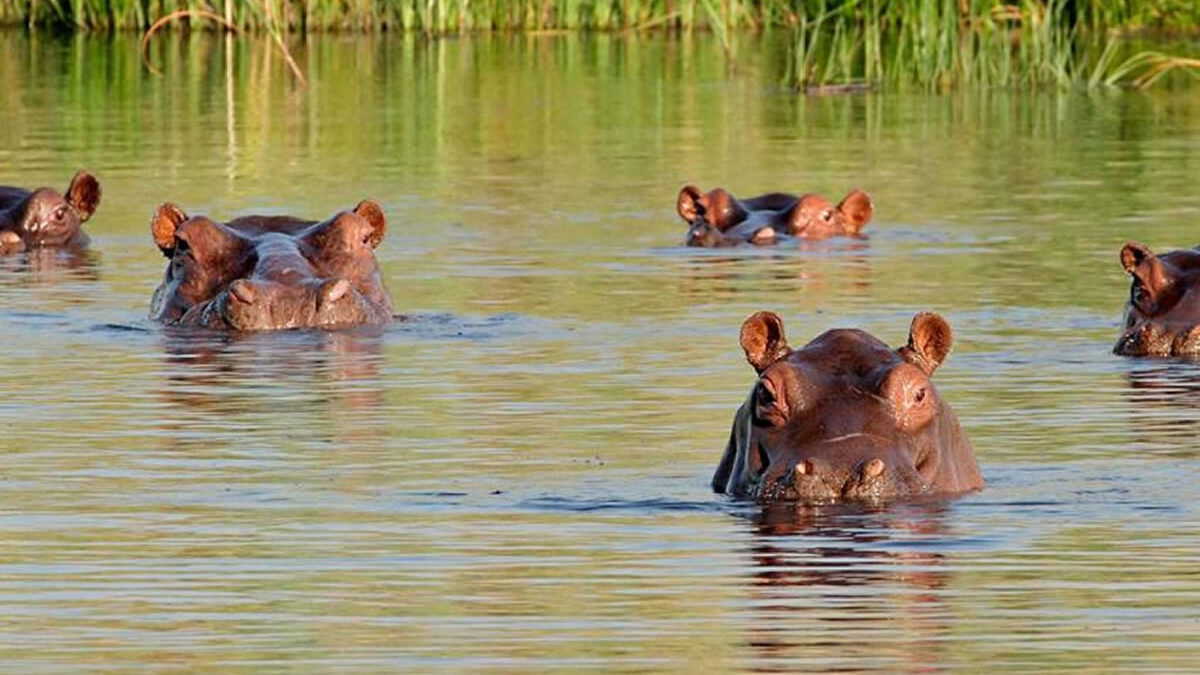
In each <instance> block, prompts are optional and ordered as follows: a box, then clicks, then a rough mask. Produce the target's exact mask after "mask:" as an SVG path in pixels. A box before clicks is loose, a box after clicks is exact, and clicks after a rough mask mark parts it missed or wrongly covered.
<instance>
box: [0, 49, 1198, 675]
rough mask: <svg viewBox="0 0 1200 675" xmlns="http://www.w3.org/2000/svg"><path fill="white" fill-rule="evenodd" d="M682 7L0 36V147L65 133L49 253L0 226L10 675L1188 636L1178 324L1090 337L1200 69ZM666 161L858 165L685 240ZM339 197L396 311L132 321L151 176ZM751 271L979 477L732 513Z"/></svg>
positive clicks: (12, 153)
mask: <svg viewBox="0 0 1200 675" xmlns="http://www.w3.org/2000/svg"><path fill="white" fill-rule="evenodd" d="M783 46H785V45H783V44H782V43H781V42H780V41H778V40H777V39H776V38H775V37H771V36H767V37H764V38H762V39H757V38H756V39H745V40H741V41H739V49H741V51H742V52H743V53H742V54H741V56H740V60H739V64H740V66H741V67H740V68H739V70H738V73H737V74H734V75H730V74H729V73H728V72H727V71H726V70H725V68H724V61H723V56H722V54H721V50H720V48H719V46H718V45H716V44H710V41H709V40H708V39H706V36H703V35H694V36H690V37H689V36H648V37H642V38H636V37H632V36H609V35H604V36H597V35H584V36H507V35H505V36H481V37H475V38H464V39H455V40H441V41H426V40H423V39H419V38H416V37H411V36H395V35H386V36H383V35H381V36H363V37H357V36H356V37H355V38H354V39H347V38H341V37H335V36H327V37H312V38H308V39H306V40H305V42H304V43H303V44H300V45H297V50H296V53H297V56H298V58H299V59H300V61H301V63H302V64H303V66H304V67H305V68H306V69H307V71H308V75H309V80H310V83H311V86H310V87H309V90H308V92H307V93H303V94H302V93H299V92H298V91H296V90H295V89H294V87H292V85H291V84H290V82H289V81H288V79H287V77H286V73H285V72H284V71H283V70H282V69H281V68H280V67H279V65H280V64H279V63H278V61H277V58H278V57H277V55H276V54H275V53H274V51H273V50H272V49H271V45H270V44H269V43H268V42H266V41H263V40H258V39H245V40H241V39H239V40H233V41H228V42H227V41H224V40H219V39H213V36H206V35H193V36H192V37H191V38H190V39H187V38H184V37H182V36H180V35H171V36H167V35H164V36H162V38H161V39H159V40H158V41H156V42H155V46H154V48H153V49H154V54H153V58H154V60H155V62H156V63H159V64H161V65H162V67H163V69H164V72H165V73H166V76H164V77H161V78H160V77H155V76H152V75H149V74H148V73H146V72H145V71H144V70H142V69H141V67H140V66H139V64H138V62H137V56H136V53H137V52H136V38H135V37H131V36H121V35H116V36H86V37H77V38H70V39H64V38H57V37H51V36H46V35H42V34H32V35H30V34H26V33H23V32H16V33H2V34H0V83H2V84H3V87H4V91H5V99H4V101H5V105H3V106H0V183H4V184H10V183H11V184H41V183H46V182H51V183H54V182H56V181H57V180H58V179H60V178H61V176H62V175H64V174H69V173H70V172H72V171H74V170H76V169H78V168H80V167H86V168H88V169H89V170H92V171H94V172H95V173H96V174H97V175H98V176H99V178H100V180H101V181H102V182H103V184H104V190H105V201H104V204H103V206H102V207H101V208H100V210H99V211H98V212H97V214H96V216H95V218H94V219H93V220H92V221H89V225H88V227H89V232H90V234H91V235H92V239H93V246H92V249H91V250H90V251H89V252H87V253H85V254H83V255H82V256H81V257H79V258H72V257H70V256H67V257H62V256H57V255H50V256H48V257H43V255H42V254H40V253H39V254H37V255H35V256H33V257H32V258H31V257H29V256H25V257H14V258H5V259H3V260H0V344H3V345H4V349H3V354H4V357H3V360H2V363H3V366H2V367H0V388H2V389H3V391H4V396H3V397H0V450H3V452H4V459H5V463H4V466H3V468H2V470H0V504H3V508H0V542H3V546H0V603H3V606H4V608H5V612H4V614H5V619H3V620H0V659H2V660H3V662H4V663H5V665H6V666H7V669H8V670H9V671H11V672H20V673H32V674H38V673H49V672H106V673H107V672H111V673H130V672H151V671H153V672H161V671H163V670H170V671H172V672H222V673H243V672H244V673H250V672H255V673H258V672H262V671H264V670H266V671H288V672H295V671H301V672H308V671H311V672H356V673H360V672H395V671H398V670H413V671H420V672H433V671H448V672H482V671H500V672H528V671H543V670H551V671H584V670H588V671H597V670H602V671H605V672H614V671H618V672H619V671H639V672H644V671H663V670H678V671H686V672H700V671H715V672H723V671H797V670H800V671H803V670H807V671H813V672H831V671H849V672H878V673H892V672H931V671H942V670H945V671H955V670H958V671H967V672H970V671H976V670H979V669H981V668H983V669H986V670H987V671H989V672H1039V673H1044V672H1064V673H1066V672H1070V673H1075V672H1085V671H1086V672H1129V671H1139V672H1143V671H1144V672H1191V671H1193V670H1194V664H1195V663H1197V662H1200V647H1198V646H1197V643H1196V640H1195V636H1196V626H1197V622H1198V621H1200V610H1198V608H1200V602H1198V599H1200V582H1198V580H1197V577H1196V573H1195V562H1196V552H1197V551H1198V550H1200V527H1198V524H1200V513H1198V512H1197V508H1198V507H1197V506H1196V505H1197V504H1198V503H1200V500H1197V499H1196V488H1195V487H1194V486H1195V485H1196V484H1197V483H1198V482H1200V472H1198V465H1197V460H1196V453H1195V450H1194V446H1195V443H1194V437H1195V431H1196V420H1197V414H1196V412H1197V410H1196V408H1195V406H1194V405H1193V404H1195V403H1196V402H1197V401H1196V398H1197V397H1196V389H1195V387H1194V386H1193V384H1192V382H1193V381H1194V380H1196V375H1197V371H1196V368H1197V366H1196V365H1195V364H1190V363H1184V362H1148V361H1137V360H1130V359H1120V358H1117V357H1114V356H1112V355H1111V354H1110V353H1109V349H1110V348H1111V345H1112V342H1113V340H1114V339H1115V337H1116V335H1117V324H1118V321H1119V319H1120V314H1121V307H1122V305H1123V304H1124V302H1125V298H1126V297H1127V293H1128V282H1127V280H1126V278H1125V276H1124V274H1123V271H1122V270H1121V268H1120V266H1119V265H1118V264H1117V260H1116V259H1117V251H1118V250H1119V249H1120V246H1121V245H1122V243H1123V242H1124V241H1125V240H1127V239H1138V240H1141V241H1145V242H1147V243H1148V244H1149V245H1151V246H1152V247H1156V248H1172V247H1179V246H1184V245H1192V244H1195V243H1196V242H1195V241H1193V240H1192V239H1191V238H1192V237H1194V236H1195V224H1196V222H1197V221H1198V219H1200V196H1198V195H1197V194H1196V191H1195V176H1196V175H1198V173H1200V141H1198V140H1197V139H1198V138H1200V137H1198V134H1197V129H1200V98H1197V97H1196V95H1195V93H1194V92H1193V91H1191V90H1179V91H1173V90H1169V89H1165V88H1164V89H1159V90H1157V91H1154V92H1151V93H1146V94H1143V93H1135V92H1103V93H1098V94H1079V93H1073V92H1042V93H1035V94H1016V93H1012V92H1004V91H988V92H980V93H978V94H959V95H955V96H946V97H926V96H915V95H903V94H897V95H887V96H882V95H876V94H866V95H856V96H844V97H821V98H805V97H796V96H793V95H792V94H790V93H788V92H786V91H784V90H782V89H780V88H779V87H777V86H776V85H777V79H776V76H777V74H778V73H779V72H781V70H780V65H781V61H780V60H779V59H780V57H781V55H782V54H783V53H784V52H783V49H782V47H783ZM686 183H700V184H720V185H725V186H727V187H728V188H729V189H730V190H732V191H733V192H735V193H739V192H740V193H746V194H750V193H758V192H762V191H766V190H789V191H795V192H807V191H815V192H824V193H830V194H832V193H841V192H844V191H845V190H846V189H847V188H848V187H849V186H852V185H853V186H861V187H863V188H864V189H867V190H869V191H870V192H871V194H872V196H873V197H874V200H875V203H876V207H877V217H876V220H875V221H874V222H872V224H871V225H870V229H869V230H868V232H869V234H870V237H869V239H867V240H864V241H851V240H830V241H828V242H819V243H811V242H809V243H805V245H799V246H779V247H774V248H737V249H727V250H720V251H701V250H692V249H687V248H685V247H683V246H682V245H680V238H681V235H682V228H681V226H680V223H679V222H678V219H677V217H676V215H675V212H674V196H675V195H676V194H677V193H678V190H679V187H680V186H681V185H684V184H686ZM366 197H373V198H376V199H378V200H379V201H380V202H381V203H382V204H383V205H384V207H385V209H386V212H387V214H388V218H389V235H388V239H387V240H386V241H385V242H384V243H383V244H382V245H381V246H380V248H379V249H378V255H379V258H380V262H381V266H382V269H383V275H384V278H385V281H386V283H387V284H388V286H389V288H390V290H391V292H392V295H393V296H394V297H395V299H396V305H397V311H399V312H401V313H402V314H403V315H404V317H405V320H403V321H398V322H397V323H395V324H394V325H392V326H389V327H387V328H385V329H381V330H374V331H347V332H333V333H329V332H319V331H316V332H288V333H281V334H270V335H246V336H230V335H222V334H205V333H195V332H178V331H173V330H164V329H162V328H160V327H158V326H155V325H153V324H151V323H150V322H149V321H148V320H147V319H146V312H147V309H148V304H149V298H150V294H151V292H152V291H153V289H154V287H155V285H156V284H157V282H158V280H159V279H160V278H161V275H162V271H163V265H164V259H163V258H162V256H161V255H160V254H159V253H158V251H157V250H156V249H155V247H154V245H153V243H152V242H151V240H150V236H149V232H148V225H149V217H150V214H151V213H152V212H153V210H154V208H155V206H157V204H158V203H160V202H162V201H167V200H170V201H174V202H176V203H180V204H184V205H187V206H188V207H189V209H192V210H195V211H197V212H206V213H211V214H213V215H214V217H218V218H225V217H230V216H236V215H242V214H246V213H254V212H260V213H261V212H265V213H281V212H286V213H293V214H297V215H304V214H309V215H311V214H322V213H330V212H333V211H335V210H337V209H340V208H345V207H346V206H347V205H350V204H354V203H357V202H358V201H359V200H361V199H363V198H366ZM761 309H770V310H774V311H777V312H779V313H780V314H781V315H782V316H783V317H784V319H785V320H786V321H787V322H788V326H789V337H790V338H791V339H792V340H793V341H794V342H795V343H802V342H805V341H807V340H808V339H810V338H812V337H814V336H816V335H818V334H820V333H821V332H823V331H824V330H827V329H829V328H833V327H848V326H854V327H859V328H863V329H865V330H868V331H870V332H871V333H873V334H875V335H877V336H879V337H880V338H881V339H884V340H886V341H887V342H889V343H890V344H893V345H899V344H901V343H902V342H903V341H904V339H905V337H906V329H907V326H908V324H909V321H910V319H911V317H912V315H913V313H914V312H916V311H919V310H926V309H929V310H935V311H938V312H940V313H942V314H943V315H945V316H946V317H947V318H948V319H949V320H950V322H951V324H952V325H953V326H954V330H955V334H956V342H955V351H954V353H953V354H952V355H951V356H950V357H949V359H948V361H947V362H946V364H945V366H944V367H943V368H941V369H939V371H938V373H937V376H936V378H935V381H936V382H937V385H938V387H939V390H940V392H941V393H942V395H943V397H945V398H946V399H947V400H948V401H950V402H951V404H952V405H953V406H954V408H955V411H956V412H957V414H958V416H959V417H960V419H961V420H962V423H963V426H964V429H965V430H966V431H967V433H968V434H969V435H970V437H971V439H972V441H973V443H974V445H975V447H976V449H977V454H978V456H979V460H980V465H981V468H982V470H983V472H984V474H985V476H986V477H987V479H988V483H989V485H988V488H987V489H986V490H984V491H982V492H980V493H977V494H972V495H968V496H966V497H964V498H962V499H959V500H955V501H951V502H945V503H934V504H913V505H897V506H892V507H889V508H883V509H875V510H865V511H864V510H855V509H845V510H838V509H822V510H807V511H805V510H799V511H797V510H794V509H782V510H775V509H771V510H766V511H763V510H761V509H759V508H757V507H755V506H753V505H745V504H737V503H733V502H728V501H725V500H723V499H721V498H718V497H716V496H714V495H712V494H711V493H710V491H709V489H708V479H709V477H710V475H711V472H712V470H713V468H714V466H715V464H716V462H717V460H718V459H719V457H720V454H721V451H722V450H723V448H724V443H725V440H726V438H727V437H728V431H729V423H730V420H731V418H732V415H733V412H734V410H735V408H736V407H737V405H738V404H739V403H740V402H741V400H742V398H743V396H744V395H745V392H746V390H747V388H748V387H749V386H750V385H751V383H752V381H753V373H752V372H751V370H750V369H749V368H748V367H747V366H746V365H745V362H744V359H743V357H742V354H741V350H740V348H739V347H738V344H737V331H738V327H739V326H740V325H741V322H742V320H743V319H744V318H745V317H746V316H747V315H748V314H750V313H751V312H753V311H757V310H761Z"/></svg>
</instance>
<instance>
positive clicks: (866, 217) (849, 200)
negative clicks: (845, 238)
mask: <svg viewBox="0 0 1200 675" xmlns="http://www.w3.org/2000/svg"><path fill="white" fill-rule="evenodd" d="M837 208H838V211H841V212H842V217H843V218H845V223H846V229H847V230H849V232H850V234H858V233H859V232H862V229H863V227H864V226H866V224H867V223H869V222H871V218H872V217H873V216H874V215H875V205H874V204H872V203H871V195H868V194H867V193H866V192H864V191H863V190H858V189H854V190H851V191H850V192H849V193H847V194H846V197H845V198H844V199H842V201H841V203H840V204H838V205H837Z"/></svg>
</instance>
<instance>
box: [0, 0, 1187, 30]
mask: <svg viewBox="0 0 1200 675" xmlns="http://www.w3.org/2000/svg"><path fill="white" fill-rule="evenodd" d="M1049 4H1058V5H1059V6H1060V8H1061V9H1062V10H1063V11H1064V12H1065V13H1066V14H1067V16H1064V17H1062V18H1063V19H1064V20H1065V21H1067V22H1068V23H1069V24H1070V26H1072V27H1081V28H1086V29H1089V30H1092V31H1096V30H1103V29H1107V28H1124V29H1130V30H1137V29H1142V28H1170V29H1189V28H1197V27H1200V3H1197V2H1196V1H1195V0H1073V1H1071V2H1058V3H1051V2H1048V1H1047V0H0V23H8V24H18V23H19V24H26V25H46V26H49V25H54V26H65V27H74V28H87V29H100V30H103V29H118V28H121V29H145V28H147V27H148V26H149V25H150V24H152V23H154V22H155V21H157V20H158V19H160V18H162V17H163V16H166V15H167V14H170V13H172V12H177V11H208V12H213V13H216V14H220V15H222V16H224V17H225V18H227V19H229V20H230V21H231V22H233V23H234V24H236V25H237V26H238V27H239V28H241V29H258V30H266V29H267V28H269V27H271V26H272V25H274V26H276V27H279V28H282V29H286V30H288V31H325V30H401V29H402V30H412V31H422V32H425V33H457V32H465V31H477V30H523V31H528V30H560V29H567V30H575V29H590V30H628V29H644V28H678V29H684V30H692V29H698V28H705V29H713V30H716V31H728V30H733V29H747V28H749V29H760V28H764V27H769V26H797V25H799V24H801V23H803V22H805V21H806V20H807V21H808V23H809V24H810V25H811V23H812V21H813V19H814V17H816V16H818V15H820V14H821V13H830V14H833V15H836V17H837V18H839V19H842V20H852V19H855V18H857V21H856V23H857V24H858V25H859V26H860V28H865V27H866V25H868V24H870V23H876V24H878V25H879V26H881V27H891V28H893V29H895V28H897V27H899V26H901V25H909V24H915V25H918V26H920V27H921V29H922V30H925V29H929V28H932V27H943V26H944V25H948V24H942V23H941V22H942V21H945V20H952V21H954V22H959V23H962V24H963V25H964V26H966V25H971V26H974V25H977V24H980V23H988V22H992V23H1003V22H1004V21H1006V20H1007V19H1006V18H1005V17H1007V16H1010V15H1011V13H1012V12H1019V13H1020V14H1021V15H1023V16H1028V15H1029V9H1030V7H1031V6H1032V5H1040V6H1043V7H1045V6H1046V5H1049ZM913 19H916V20H915V21H914V20H913Z"/></svg>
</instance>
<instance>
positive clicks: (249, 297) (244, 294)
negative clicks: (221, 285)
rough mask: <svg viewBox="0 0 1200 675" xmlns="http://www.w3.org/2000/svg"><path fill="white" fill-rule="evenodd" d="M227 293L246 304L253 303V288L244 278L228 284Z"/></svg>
mask: <svg viewBox="0 0 1200 675" xmlns="http://www.w3.org/2000/svg"><path fill="white" fill-rule="evenodd" d="M229 294H230V295H232V296H233V297H234V298H235V299H237V300H239V301H241V302H243V303H245V304H247V305H253V304H254V288H253V287H252V286H251V285H250V282H248V281H246V280H245V279H238V280H237V281H234V282H233V283H231V284H229Z"/></svg>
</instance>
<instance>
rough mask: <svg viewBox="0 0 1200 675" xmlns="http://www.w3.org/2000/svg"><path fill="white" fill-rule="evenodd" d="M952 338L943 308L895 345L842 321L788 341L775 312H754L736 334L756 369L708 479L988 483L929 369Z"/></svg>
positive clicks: (756, 483)
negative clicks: (804, 339) (841, 325)
mask: <svg viewBox="0 0 1200 675" xmlns="http://www.w3.org/2000/svg"><path fill="white" fill-rule="evenodd" d="M952 340H953V338H952V336H951V331H950V325H949V324H948V323H946V321H945V319H943V318H942V317H940V316H938V315H937V314H932V313H921V314H917V315H916V317H914V318H913V321H912V327H911V329H910V333H909V338H908V344H907V345H905V346H904V347H901V348H899V349H891V348H889V347H888V346H887V345H886V344H884V343H883V342H880V341H879V340H878V339H876V338H875V337H873V336H871V335H870V334H868V333H866V332H863V331H861V330H846V329H838V330H831V331H828V332H826V333H824V334H822V335H821V336H819V337H817V338H816V339H815V340H813V341H812V342H810V343H808V344H807V345H805V346H804V347H802V348H800V349H792V348H791V347H789V346H788V344H787V340H786V338H785V337H784V334H783V321H782V320H781V319H780V318H779V316H778V315H776V314H773V313H771V312H758V313H756V314H753V315H752V316H750V318H748V319H746V321H745V323H743V324H742V332H741V344H742V348H743V349H744V350H745V352H746V358H747V360H748V361H749V362H750V365H751V366H753V367H754V370H755V371H756V372H757V373H758V381H757V382H756V383H755V386H754V388H753V389H752V390H751V391H750V395H749V397H747V399H746V401H745V403H743V404H742V406H741V407H740V408H739V409H738V411H737V414H736V415H735V416H734V419H733V429H732V431H731V433H730V437H729V445H728V446H727V447H726V449H725V455H724V456H723V457H722V459H721V463H720V465H719V466H718V467H717V471H716V473H715V474H714V476H713V481H712V486H713V489H714V490H715V491H717V492H721V493H727V494H730V495H733V496H735V497H745V498H751V499H757V500H760V501H774V500H793V501H798V502H804V503H808V504H823V503H832V502H839V501H887V500H893V499H899V498H911V497H918V496H923V495H932V494H949V493H958V492H965V491H968V490H976V489H979V488H981V487H983V485H984V481H983V476H981V475H980V473H979V467H978V465H977V464H976V462H975V453H974V451H973V450H972V449H971V444H970V442H969V441H968V440H967V438H966V436H965V435H964V434H963V431H962V429H961V428H960V427H959V424H958V419H957V418H956V417H955V416H954V412H953V411H952V410H951V409H950V406H949V405H948V404H947V403H946V402H945V401H943V400H942V398H941V396H940V395H939V394H938V391H937V389H936V388H935V387H934V386H933V383H932V382H931V381H930V378H931V376H932V375H933V373H934V371H935V370H937V368H938V366H939V365H941V363H942V361H943V360H944V359H945V358H946V355H947V354H948V353H949V352H950V346H951V342H952Z"/></svg>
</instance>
